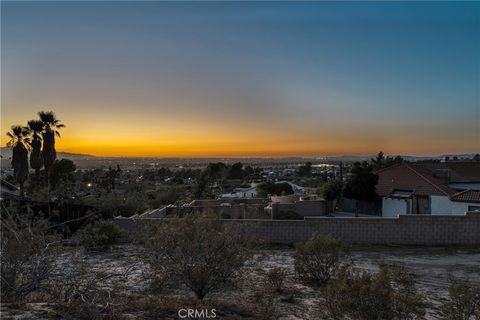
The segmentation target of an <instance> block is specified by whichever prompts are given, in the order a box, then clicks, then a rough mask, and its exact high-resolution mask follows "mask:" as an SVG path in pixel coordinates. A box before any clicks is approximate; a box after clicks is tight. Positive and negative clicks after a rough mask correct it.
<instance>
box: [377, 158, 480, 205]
mask: <svg viewBox="0 0 480 320" xmlns="http://www.w3.org/2000/svg"><path fill="white" fill-rule="evenodd" d="M437 170H448V172H449V177H448V178H447V177H438V176H436V172H437ZM377 173H378V184H377V193H378V194H379V195H380V196H383V197H385V196H389V195H390V194H391V193H392V192H393V190H409V191H412V192H413V193H414V194H416V195H443V196H448V197H453V196H454V195H455V194H457V191H456V190H454V189H451V188H449V187H448V186H447V185H446V184H448V183H458V182H467V183H468V182H480V162H451V163H450V162H432V163H418V164H417V163H414V164H408V163H405V162H402V163H399V164H396V165H393V166H390V167H387V168H384V169H382V170H379V171H377Z"/></svg>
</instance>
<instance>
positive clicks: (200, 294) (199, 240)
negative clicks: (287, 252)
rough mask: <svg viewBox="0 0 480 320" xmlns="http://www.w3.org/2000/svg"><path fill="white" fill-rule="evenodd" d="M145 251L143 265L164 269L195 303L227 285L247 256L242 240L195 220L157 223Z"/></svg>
mask: <svg viewBox="0 0 480 320" xmlns="http://www.w3.org/2000/svg"><path fill="white" fill-rule="evenodd" d="M146 249H147V253H146V254H145V255H144V257H145V260H146V262H147V263H149V264H150V265H152V267H153V268H154V269H157V270H158V269H159V268H165V270H164V272H167V273H168V274H169V275H171V276H172V277H175V278H178V279H179V280H180V281H181V282H182V283H183V284H184V285H186V286H187V287H188V288H190V289H191V290H192V291H193V292H194V293H195V295H196V296H197V298H198V299H203V298H204V297H205V296H206V295H207V294H209V293H211V292H214V291H216V290H219V289H221V288H223V287H225V286H226V285H227V284H228V283H229V282H231V281H232V280H233V279H234V278H235V277H236V276H238V275H239V271H240V268H241V267H242V266H243V265H244V263H245V262H246V260H247V258H248V256H249V250H248V248H247V247H246V244H245V239H242V237H241V235H240V234H239V232H236V231H235V230H234V229H232V227H231V226H227V225H225V224H224V223H222V222H220V221H218V220H213V219H209V218H207V217H195V216H187V217H185V218H178V219H171V220H169V221H165V222H164V223H161V224H160V225H159V226H158V227H157V228H155V229H154V231H153V232H152V234H151V235H150V236H149V237H148V239H147V241H146Z"/></svg>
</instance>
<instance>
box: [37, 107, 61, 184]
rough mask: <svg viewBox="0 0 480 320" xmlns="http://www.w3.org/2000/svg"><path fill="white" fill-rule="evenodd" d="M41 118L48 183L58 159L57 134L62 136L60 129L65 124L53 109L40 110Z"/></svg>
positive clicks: (44, 162) (44, 163)
mask: <svg viewBox="0 0 480 320" xmlns="http://www.w3.org/2000/svg"><path fill="white" fill-rule="evenodd" d="M38 116H39V117H40V120H41V121H42V122H43V132H42V139H43V146H42V157H43V165H44V166H45V175H46V178H47V183H49V175H50V170H51V167H52V165H53V164H54V162H55V160H56V159H57V151H56V150H55V136H57V137H60V133H59V132H58V129H61V128H64V127H65V125H63V124H62V123H60V120H58V119H57V117H56V116H55V113H54V112H53V111H40V112H39V113H38Z"/></svg>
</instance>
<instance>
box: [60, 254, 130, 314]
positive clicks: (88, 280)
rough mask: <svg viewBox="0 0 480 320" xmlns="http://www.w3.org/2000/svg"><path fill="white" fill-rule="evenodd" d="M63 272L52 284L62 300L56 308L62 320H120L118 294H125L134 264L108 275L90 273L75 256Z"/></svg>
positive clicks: (64, 266) (77, 256) (117, 268)
mask: <svg viewBox="0 0 480 320" xmlns="http://www.w3.org/2000/svg"><path fill="white" fill-rule="evenodd" d="M62 266H63V272H62V274H61V276H60V277H59V278H57V279H55V281H56V282H57V283H56V285H57V286H58V288H59V291H60V292H61V294H62V296H63V301H61V302H60V303H59V304H58V307H57V308H58V309H59V310H58V311H59V313H60V315H61V316H62V319H81V320H83V319H84V320H96V319H104V320H107V319H112V320H113V319H123V317H122V315H121V314H122V312H121V308H122V307H123V305H122V303H121V299H120V292H125V288H126V286H125V285H126V283H128V278H129V275H130V274H131V273H132V272H134V271H135V270H136V265H135V264H134V263H133V264H132V263H128V264H122V265H117V266H116V267H115V268H114V269H112V270H109V271H98V270H92V268H91V265H90V264H89V262H87V261H85V259H84V257H82V256H81V255H78V254H73V255H69V256H68V259H66V262H64V263H63V265H62Z"/></svg>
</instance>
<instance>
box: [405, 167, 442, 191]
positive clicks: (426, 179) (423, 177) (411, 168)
mask: <svg viewBox="0 0 480 320" xmlns="http://www.w3.org/2000/svg"><path fill="white" fill-rule="evenodd" d="M402 163H403V164H404V165H405V166H406V167H407V168H408V169H410V170H411V171H413V172H414V173H415V174H416V175H418V176H419V177H421V178H422V179H423V180H425V181H427V182H428V183H429V184H431V185H432V186H434V187H435V188H436V189H437V190H439V191H440V192H441V193H443V194H444V195H446V196H447V197H449V196H450V195H449V194H448V193H447V192H446V191H445V190H443V189H442V188H440V187H439V186H438V184H436V183H435V182H432V181H431V180H430V179H428V178H427V177H425V176H424V175H423V174H421V173H420V172H418V171H417V170H415V168H413V167H412V166H410V165H408V164H407V163H406V162H402Z"/></svg>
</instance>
